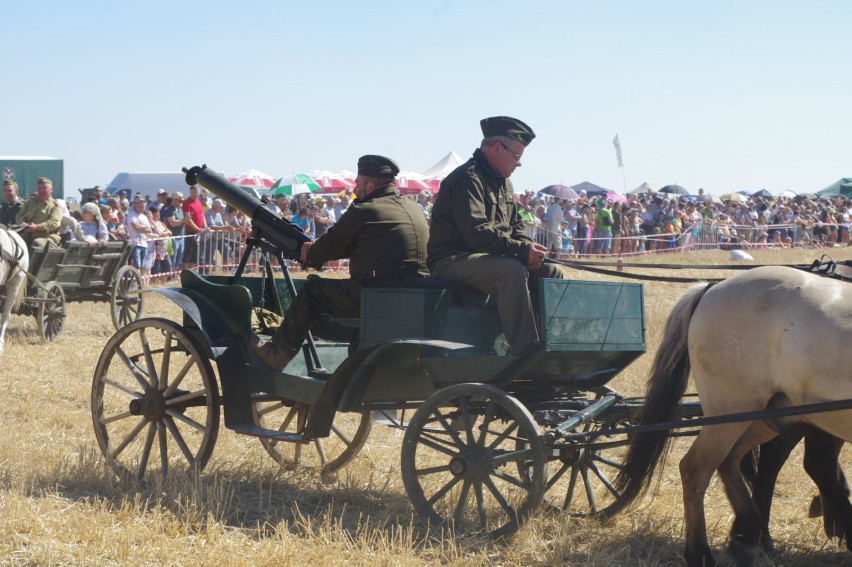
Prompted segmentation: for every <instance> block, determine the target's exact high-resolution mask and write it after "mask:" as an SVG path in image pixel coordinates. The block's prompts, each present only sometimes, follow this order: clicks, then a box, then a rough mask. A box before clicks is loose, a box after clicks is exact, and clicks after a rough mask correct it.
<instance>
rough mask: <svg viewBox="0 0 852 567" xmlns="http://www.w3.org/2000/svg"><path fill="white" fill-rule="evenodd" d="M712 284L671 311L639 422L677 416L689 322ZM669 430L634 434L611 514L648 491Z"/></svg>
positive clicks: (683, 385) (688, 295)
mask: <svg viewBox="0 0 852 567" xmlns="http://www.w3.org/2000/svg"><path fill="white" fill-rule="evenodd" d="M711 286H712V284H710V285H707V286H704V287H700V286H699V287H694V288H692V289H690V290H689V291H687V292H686V293H685V294H684V295H683V297H681V298H680V299H679V300H678V302H677V303H676V304H675V306H674V309H672V312H671V313H670V314H669V317H668V319H667V320H666V326H665V329H664V330H663V339H662V342H661V343H660V347H659V349H658V350H657V354H656V356H654V362H653V364H652V366H651V376H650V378H649V380H648V386H647V390H646V392H645V403H644V405H643V406H642V410H641V413H640V415H639V419H638V425H650V424H655V423H664V422H668V421H673V420H674V419H676V418H677V412H678V402H679V401H680V399H681V398H682V397H683V394H684V392H685V391H686V385H687V382H688V380H689V371H690V368H691V365H690V362H689V351H688V348H687V347H688V338H689V324H690V321H691V320H692V315H693V313H694V312H695V309H696V307H698V303H699V302H700V301H701V298H702V297H704V294H705V293H706V291H707V290H708V289H710V287H711ZM669 433H670V432H669V431H668V430H663V431H640V432H637V433H634V434H632V435H631V438H630V443H629V445H628V448H627V455H626V457H625V459H624V465H623V468H622V469H621V471H619V473H618V476H617V477H616V479H615V486H616V489H617V490H618V491H619V493H620V494H621V496H619V498H618V500H617V501H616V503H615V504H614V506H613V507H612V508H610V510H608V513H610V514H613V513H615V512H618V511H619V510H622V509H623V508H626V507H627V506H629V505H630V504H631V503H633V501H634V500H636V498H637V497H639V496H642V495H643V494H644V493H645V492H646V491H647V490H648V487H649V486H650V484H651V477H652V476H653V474H654V471H655V470H656V468H657V465H658V464H659V462H660V460H661V459H660V457H661V456H663V454H664V453H665V452H667V450H668V444H669Z"/></svg>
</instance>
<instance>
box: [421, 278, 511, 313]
mask: <svg viewBox="0 0 852 567" xmlns="http://www.w3.org/2000/svg"><path fill="white" fill-rule="evenodd" d="M405 287H409V288H419V289H446V290H449V291H450V292H451V293H450V296H449V303H450V305H452V306H454V307H489V306H491V305H495V304H496V301H495V299H494V297H493V296H492V295H490V294H487V293H482V292H481V291H479V290H478V289H474V288H472V287H470V286H469V285H467V284H465V283H463V282H460V281H457V280H451V279H449V278H439V277H435V276H429V277H426V278H408V279H407V280H405Z"/></svg>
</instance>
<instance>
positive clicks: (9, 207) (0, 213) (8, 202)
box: [0, 179, 24, 226]
mask: <svg viewBox="0 0 852 567" xmlns="http://www.w3.org/2000/svg"><path fill="white" fill-rule="evenodd" d="M23 205H24V204H23V202H22V201H21V199H20V198H18V184H17V183H16V182H15V181H14V180H12V179H6V180H4V181H3V203H2V204H0V224H2V225H6V226H12V225H13V224H15V219H16V218H17V216H18V213H19V212H21V207H23Z"/></svg>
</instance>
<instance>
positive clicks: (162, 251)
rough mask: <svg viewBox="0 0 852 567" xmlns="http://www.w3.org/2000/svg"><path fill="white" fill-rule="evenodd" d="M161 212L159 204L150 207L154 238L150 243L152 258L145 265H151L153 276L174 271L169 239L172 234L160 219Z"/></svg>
mask: <svg viewBox="0 0 852 567" xmlns="http://www.w3.org/2000/svg"><path fill="white" fill-rule="evenodd" d="M161 211H162V207H161V206H160V204H159V203H154V204H152V205H151V206H150V207H148V213H149V214H150V216H149V220H150V221H151V230H152V235H153V236H154V238H153V239H151V240H149V242H148V254H149V255H150V256H151V258H150V259H148V258H146V259H145V263H146V265H150V268H151V275H159V274H169V273H171V271H172V261H171V258H170V257H169V249H168V243H169V237H170V236H171V234H172V233H171V231H169V229H168V228H167V227H166V225H165V223H164V222H163V221H162V219H161V218H160V212H161Z"/></svg>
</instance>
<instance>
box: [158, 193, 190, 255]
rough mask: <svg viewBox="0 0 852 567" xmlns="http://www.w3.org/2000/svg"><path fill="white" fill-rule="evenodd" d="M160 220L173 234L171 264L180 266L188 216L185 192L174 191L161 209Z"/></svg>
mask: <svg viewBox="0 0 852 567" xmlns="http://www.w3.org/2000/svg"><path fill="white" fill-rule="evenodd" d="M160 220H161V221H162V222H163V224H164V225H165V226H166V228H167V229H169V232H171V234H172V239H171V243H172V254H171V258H170V260H171V265H172V266H173V267H174V268H179V267H180V265H181V263H182V262H183V246H184V244H183V241H184V224H185V223H186V217H185V216H184V213H183V193H181V192H180V191H176V192H174V193H172V196H171V198H170V199H169V200H168V203H167V204H166V206H164V207H163V208H161V209H160Z"/></svg>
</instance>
